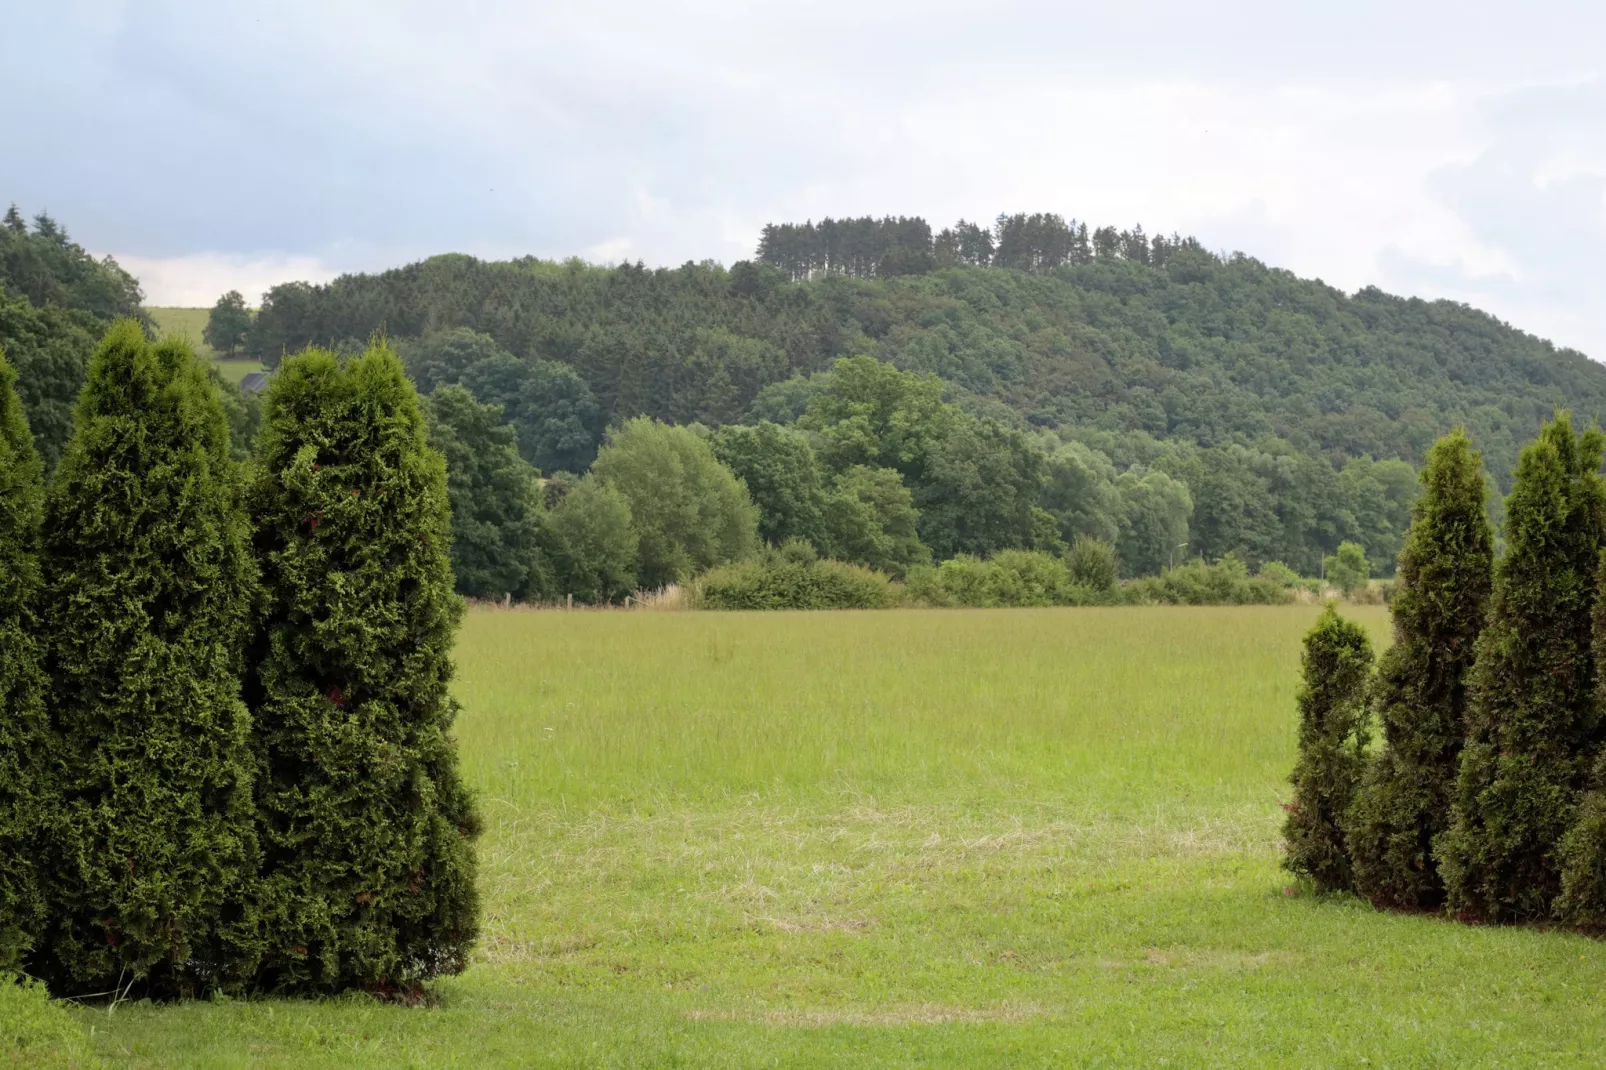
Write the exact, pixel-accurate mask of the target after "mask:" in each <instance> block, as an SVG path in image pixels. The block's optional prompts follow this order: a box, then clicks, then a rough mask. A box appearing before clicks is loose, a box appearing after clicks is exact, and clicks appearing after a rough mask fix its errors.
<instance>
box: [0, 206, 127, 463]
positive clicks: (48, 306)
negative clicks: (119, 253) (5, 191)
mask: <svg viewBox="0 0 1606 1070" xmlns="http://www.w3.org/2000/svg"><path fill="white" fill-rule="evenodd" d="M140 301H141V295H140V290H139V284H138V283H137V282H135V281H134V278H133V276H131V275H129V274H128V272H126V271H124V270H123V269H122V268H120V267H119V266H118V265H117V262H116V261H114V260H112V259H111V258H110V257H104V258H102V259H100V260H96V259H95V258H94V257H92V256H90V255H89V254H88V253H87V252H85V251H84V249H83V247H82V246H80V245H78V244H77V243H76V242H74V241H72V239H71V238H69V237H68V236H67V232H66V230H65V229H64V228H62V226H61V225H60V224H59V223H57V222H56V221H55V220H53V219H51V218H50V217H49V216H48V215H39V216H36V217H34V222H33V227H32V228H31V229H30V228H29V227H28V225H27V224H26V223H24V222H23V220H22V215H21V213H20V212H18V211H17V209H16V206H15V205H12V207H11V209H10V211H9V212H7V214H6V222H5V225H4V226H0V349H4V350H5V352H6V355H7V357H8V358H9V359H10V361H11V363H12V366H13V367H14V368H15V369H16V370H17V379H18V384H17V390H18V392H19V393H20V394H21V396H22V406H23V410H24V411H25V412H26V413H27V414H28V422H29V424H30V425H31V426H32V428H33V434H34V445H35V446H36V448H37V449H38V450H39V453H40V455H41V456H42V457H43V458H44V462H45V467H46V469H47V470H48V469H50V468H53V467H55V464H56V460H57V459H58V458H59V457H60V456H61V450H62V448H63V446H65V445H66V442H67V438H68V436H69V435H71V434H72V429H73V407H74V405H75V404H76V403H77V399H78V392H79V390H80V389H81V388H82V387H83V385H84V377H85V375H86V373H87V371H88V368H89V358H90V355H91V354H92V353H93V352H94V351H95V345H96V342H97V340H98V339H99V337H100V335H101V334H102V332H104V331H105V330H106V328H107V327H109V326H110V325H111V321H112V320H114V319H117V318H119V317H134V318H139V319H142V320H143V318H144V311H143V310H142V309H141V308H140Z"/></svg>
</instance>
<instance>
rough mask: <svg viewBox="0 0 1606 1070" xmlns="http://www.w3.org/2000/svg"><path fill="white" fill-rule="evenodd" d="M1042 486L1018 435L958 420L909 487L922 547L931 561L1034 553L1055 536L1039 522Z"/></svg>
mask: <svg viewBox="0 0 1606 1070" xmlns="http://www.w3.org/2000/svg"><path fill="white" fill-rule="evenodd" d="M1042 480H1043V458H1042V455H1041V454H1039V453H1038V452H1037V451H1036V450H1035V449H1033V448H1032V446H1031V444H1030V443H1029V442H1027V440H1026V438H1025V436H1024V435H1022V434H1020V432H1018V431H1012V430H1010V429H1008V428H1005V427H1002V426H1000V425H999V424H997V423H994V422H992V421H991V420H974V419H965V420H961V421H959V422H958V425H957V426H956V427H954V429H953V430H952V431H951V432H950V433H949V434H948V435H947V436H945V437H944V438H943V439H942V441H941V442H940V443H939V444H937V445H936V448H935V449H934V450H933V451H932V453H931V455H930V458H929V460H928V463H927V465H926V469H925V478H924V480H923V481H922V482H919V483H917V484H916V485H915V486H914V488H913V489H914V495H915V504H916V505H917V506H919V508H920V538H921V541H922V542H924V543H925V544H926V545H928V546H930V547H931V550H932V553H933V554H935V555H936V556H937V557H950V556H952V555H954V554H960V553H970V554H982V553H991V552H993V551H996V550H1003V549H1009V548H1033V547H1036V546H1037V545H1038V543H1039V542H1040V541H1041V540H1042V539H1043V538H1044V537H1045V536H1046V537H1049V538H1052V537H1054V536H1056V535H1057V531H1055V530H1054V526H1053V524H1052V523H1050V524H1048V525H1046V527H1045V526H1040V525H1039V523H1038V516H1037V513H1038V510H1037V494H1038V490H1039V488H1040V487H1041V485H1042ZM1045 516H1046V514H1045ZM1061 545H1063V544H1061ZM1048 548H1050V549H1053V548H1054V547H1048Z"/></svg>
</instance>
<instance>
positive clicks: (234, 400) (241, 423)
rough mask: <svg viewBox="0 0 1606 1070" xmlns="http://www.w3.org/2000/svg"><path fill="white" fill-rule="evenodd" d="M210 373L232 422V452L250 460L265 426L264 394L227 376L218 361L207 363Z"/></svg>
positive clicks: (230, 422)
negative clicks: (259, 433)
mask: <svg viewBox="0 0 1606 1070" xmlns="http://www.w3.org/2000/svg"><path fill="white" fill-rule="evenodd" d="M207 376H208V377H209V378H210V379H211V380H212V384H213V385H214V386H215V387H217V392H218V403H219V404H221V405H222V406H223V415H224V417H225V418H226V419H227V420H228V422H229V451H230V454H231V455H232V456H233V457H234V459H235V460H236V461H241V462H244V461H249V460H250V459H251V455H252V447H253V446H254V445H255V444H256V439H257V430H258V428H260V427H261V426H262V397H261V395H259V394H248V393H246V392H245V391H244V390H241V389H240V385H239V383H237V382H235V381H234V380H231V379H228V378H226V377H224V375H223V374H222V373H221V372H219V371H218V369H217V365H215V364H208V365H207Z"/></svg>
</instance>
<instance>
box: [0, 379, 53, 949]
mask: <svg viewBox="0 0 1606 1070" xmlns="http://www.w3.org/2000/svg"><path fill="white" fill-rule="evenodd" d="M16 382H17V375H16V372H15V371H13V370H12V368H11V365H10V364H8V363H7V362H6V358H5V354H4V353H0V972H4V971H6V970H15V969H17V968H18V967H19V966H20V965H21V964H22V959H23V956H24V955H25V954H26V953H27V952H28V951H29V950H30V949H31V948H32V947H33V945H34V944H35V942H36V941H37V940H38V938H39V934H40V931H41V930H42V928H43V927H44V922H45V916H46V915H45V900H44V894H43V890H42V889H41V887H40V883H39V875H38V874H37V872H36V871H35V864H36V860H37V858H38V856H39V852H40V847H41V836H42V835H43V833H44V831H45V828H46V822H45V814H46V812H47V811H46V807H47V805H48V803H49V800H50V797H51V795H52V794H53V792H52V790H51V789H52V785H51V784H50V782H49V780H48V779H47V778H48V777H49V776H50V774H51V770H50V766H49V763H48V762H47V761H46V757H47V754H48V753H49V752H50V751H51V750H52V749H53V748H52V747H51V735H50V731H49V720H48V717H47V715H46V713H45V707H44V698H45V692H44V686H43V683H44V678H43V675H42V673H41V671H40V664H39V647H38V644H37V642H36V641H35V634H36V632H37V628H38V622H37V618H36V617H35V616H34V612H33V611H34V605H33V599H34V595H35V594H36V591H37V588H38V585H39V522H40V517H41V513H42V510H43V506H44V487H43V484H42V482H41V478H40V473H41V470H42V466H41V463H40V460H39V454H38V452H37V451H36V450H35V449H34V444H33V435H32V434H31V433H30V432H29V430H28V420H27V418H26V417H25V416H23V413H22V402H21V400H19V399H18V397H17V391H16Z"/></svg>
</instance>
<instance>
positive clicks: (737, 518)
mask: <svg viewBox="0 0 1606 1070" xmlns="http://www.w3.org/2000/svg"><path fill="white" fill-rule="evenodd" d="M403 351H404V352H405V353H407V354H408V357H407V359H408V362H409V364H408V366H409V368H410V370H411V372H412V374H413V376H414V378H415V380H416V381H418V382H420V383H429V382H433V383H434V384H435V386H434V388H433V390H432V391H431V392H430V393H429V394H428V395H427V396H426V402H425V403H426V412H427V413H428V418H429V421H430V423H429V426H430V436H431V441H432V442H433V443H434V444H435V445H436V447H437V448H438V449H440V450H441V451H442V452H443V453H444V454H445V456H446V458H447V470H448V482H449V487H450V492H451V495H452V505H453V517H454V519H453V525H454V543H453V555H454V556H453V561H454V565H455V572H456V575H457V578H458V585H459V590H460V591H461V592H462V593H463V594H465V595H468V596H470V597H477V598H491V599H501V598H503V597H511V598H514V599H518V600H528V601H561V600H562V599H564V598H565V597H569V596H572V597H574V598H576V599H579V600H581V601H584V602H597V601H613V600H616V599H619V598H622V597H623V596H624V595H626V594H629V593H630V592H631V591H633V590H634V589H636V588H637V587H645V588H649V589H652V588H658V587H662V586H665V585H668V584H676V583H685V582H687V581H689V580H691V579H692V578H694V577H695V576H697V575H698V574H699V573H701V572H704V571H706V570H708V569H710V568H714V567H716V566H719V565H724V564H728V563H730V562H734V561H739V560H742V559H744V558H746V557H751V556H753V555H754V554H755V553H756V552H757V551H758V550H759V549H760V548H761V547H764V546H769V547H781V546H783V545H786V544H788V543H794V542H795V543H801V544H806V545H807V546H808V547H809V548H810V552H811V553H812V554H814V555H816V556H819V557H822V558H828V559H832V560H836V561H841V562H845V563H849V564H856V565H861V566H864V567H866V568H869V569H872V570H875V571H877V572H879V573H882V574H884V575H886V576H887V577H890V578H892V579H897V580H902V579H905V578H907V577H908V576H909V575H910V574H911V573H912V572H914V571H917V570H919V569H922V568H928V567H930V566H933V565H935V564H938V563H941V562H944V561H947V560H950V559H953V558H956V557H959V556H961V555H963V556H967V557H971V558H988V557H992V556H994V555H997V554H999V553H1001V552H1004V551H1013V550H1034V551H1041V552H1043V553H1045V554H1048V555H1049V556H1051V557H1055V558H1059V557H1064V556H1065V555H1066V554H1067V553H1068V552H1069V551H1070V549H1071V547H1073V546H1074V545H1075V544H1077V543H1078V542H1079V541H1085V540H1093V541H1096V542H1099V543H1101V544H1103V545H1107V546H1109V547H1111V549H1112V554H1113V555H1114V561H1113V564H1112V567H1114V568H1115V569H1117V570H1118V574H1119V575H1120V576H1121V577H1124V578H1128V579H1130V578H1136V577H1140V576H1145V575H1154V574H1158V573H1160V572H1163V571H1166V570H1167V569H1169V568H1171V567H1172V566H1175V565H1178V564H1180V563H1182V562H1185V561H1187V560H1189V559H1192V558H1199V557H1206V558H1209V559H1210V560H1211V561H1215V560H1218V559H1221V558H1224V557H1227V556H1234V557H1236V558H1237V559H1239V560H1242V561H1244V563H1245V565H1246V566H1247V567H1249V568H1251V569H1256V568H1262V567H1263V566H1266V565H1267V564H1268V563H1276V562H1280V563H1281V565H1279V567H1282V565H1289V562H1292V565H1289V567H1288V568H1287V569H1285V571H1288V572H1289V573H1290V574H1297V573H1300V572H1303V573H1305V574H1307V575H1316V574H1318V573H1319V572H1321V571H1322V570H1323V568H1324V564H1323V562H1324V561H1325V560H1326V559H1327V558H1330V557H1333V554H1334V553H1335V552H1336V551H1337V549H1338V548H1339V546H1341V545H1344V544H1354V546H1355V548H1356V551H1357V552H1358V553H1361V554H1363V559H1368V558H1369V559H1370V560H1384V561H1386V560H1390V559H1392V557H1393V556H1394V555H1395V554H1397V552H1398V550H1399V545H1400V538H1401V537H1402V536H1403V534H1404V531H1405V528H1406V526H1407V523H1408V520H1409V515H1410V508H1411V503H1412V501H1413V499H1414V497H1415V494H1416V477H1415V472H1414V470H1413V469H1412V468H1411V467H1410V466H1409V465H1408V464H1406V463H1405V462H1403V461H1373V460H1372V459H1371V458H1368V457H1361V458H1356V459H1354V460H1352V461H1350V462H1349V463H1347V464H1346V465H1345V466H1344V468H1343V469H1342V470H1339V471H1336V472H1335V471H1333V470H1332V468H1331V466H1330V465H1328V463H1327V462H1326V461H1324V460H1321V459H1319V458H1308V457H1302V456H1300V455H1298V454H1292V455H1290V454H1282V455H1278V454H1272V453H1265V452H1260V451H1256V450H1251V449H1248V448H1245V447H1240V446H1228V447H1218V448H1213V449H1208V450H1199V449H1196V448H1187V447H1179V446H1178V445H1177V444H1161V443H1151V445H1153V446H1154V447H1155V448H1153V449H1151V450H1149V451H1148V452H1145V453H1143V454H1142V455H1141V456H1140V457H1138V458H1137V459H1133V460H1131V462H1130V463H1129V464H1127V465H1126V466H1124V467H1120V466H1118V465H1117V464H1116V463H1115V462H1114V461H1113V460H1112V459H1111V458H1110V457H1109V456H1108V455H1106V454H1105V453H1103V452H1101V451H1100V450H1098V449H1097V448H1095V447H1093V446H1090V445H1089V444H1087V443H1086V442H1083V441H1079V440H1075V439H1071V440H1068V441H1067V440H1062V439H1060V438H1058V437H1057V436H1054V435H1052V434H1046V433H1039V434H1035V435H1034V434H1031V433H1028V432H1024V431H1021V430H1018V429H1014V428H1011V427H1009V426H1007V425H1005V424H1002V423H1000V422H998V421H996V420H993V419H991V418H989V417H986V416H978V415H976V414H974V413H972V412H968V411H966V410H965V409H963V408H962V407H960V406H959V405H957V404H955V403H953V402H951V401H948V400H946V397H945V386H944V384H943V382H942V381H941V380H940V379H938V378H937V377H935V376H932V375H921V374H918V373H915V372H909V371H902V370H899V369H898V368H896V367H894V366H892V365H890V364H886V363H884V362H882V361H878V360H876V359H874V358H871V357H855V358H844V359H842V360H839V361H838V362H837V363H836V364H835V366H834V367H832V368H831V369H830V370H829V371H827V372H824V373H820V374H818V375H816V376H813V377H810V378H809V379H808V380H804V381H801V382H796V383H792V384H783V386H784V388H785V389H784V390H782V391H778V392H777V393H776V394H775V395H773V396H766V397H763V398H761V399H760V401H761V404H760V405H759V406H758V407H757V408H758V409H759V411H760V412H761V413H763V414H766V415H768V416H772V417H773V419H756V420H754V421H753V422H750V423H734V424H727V425H725V426H722V427H719V428H710V427H707V426H706V425H701V424H693V425H690V426H684V427H683V426H676V425H670V424H666V423H663V422H661V421H656V420H653V419H651V418H650V417H636V418H635V419H632V420H628V421H625V422H624V423H623V424H622V425H619V426H617V427H614V428H612V429H610V430H609V431H608V432H607V433H606V435H605V438H604V441H603V443H602V445H601V447H600V449H599V450H598V451H597V453H596V455H595V457H594V459H593V460H592V461H591V463H590V464H589V465H588V466H586V468H585V471H584V473H583V474H574V473H573V472H572V471H565V470H558V471H552V470H551V469H548V471H549V472H551V474H550V475H547V476H544V477H543V476H542V474H541V469H540V468H538V467H537V466H536V465H534V464H532V463H531V462H532V460H535V459H539V458H540V457H541V456H542V453H541V452H540V451H546V450H551V449H554V448H555V443H557V442H559V441H562V440H563V438H564V436H565V435H566V434H567V433H568V432H569V431H572V430H578V429H581V428H583V421H582V418H581V417H580V416H579V415H577V414H576V407H573V406H564V405H550V406H545V405H532V404H530V398H531V397H532V396H534V395H535V394H536V393H537V392H538V391H541V390H546V389H548V386H546V385H543V384H551V383H552V382H556V381H560V380H558V379H557V377H556V376H555V375H553V376H551V377H545V378H542V379H536V378H535V377H533V376H528V374H527V373H528V368H527V366H525V365H521V364H520V363H519V362H518V361H516V360H515V359H513V358H512V357H511V356H509V355H507V354H505V353H499V352H497V351H496V347H495V346H494V343H492V342H491V341H490V340H489V339H487V338H484V337H483V336H474V335H473V334H472V332H464V331H454V332H449V337H447V338H432V339H426V340H425V341H424V342H423V343H422V344H420V345H419V346H416V347H412V348H405V349H404V350H403ZM461 360H467V361H471V363H468V364H467V365H466V366H465V365H464V364H462V363H458V361H461ZM503 373H506V374H505V376H504V375H503ZM521 376H522V377H521ZM499 377H501V378H500V381H501V382H502V383H503V385H502V386H499V387H493V386H489V385H487V384H490V383H491V382H493V381H498V380H499ZM468 384H474V385H476V386H479V388H480V390H481V391H483V392H485V393H488V394H489V396H491V397H493V398H497V399H498V400H500V399H503V398H508V399H510V400H511V404H512V405H513V406H514V411H515V413H516V414H517V415H516V416H515V420H514V421H512V422H509V421H508V420H507V407H505V406H504V405H502V404H499V403H494V402H493V403H487V402H485V401H482V400H480V399H479V397H477V396H476V394H475V393H474V392H472V391H471V390H470V388H469V385H468ZM571 385H575V386H578V384H571ZM545 396H547V397H549V398H550V397H553V396H561V395H557V392H556V391H554V392H552V393H548V394H546V395H545ZM584 411H591V410H584ZM543 414H544V415H543ZM560 416H561V417H562V418H561V419H559V418H558V417H560ZM531 427H533V428H534V431H533V433H532V434H531V437H526V429H527V428H531ZM532 438H533V441H534V442H535V443H536V447H535V449H533V450H532V449H528V448H526V447H525V444H526V443H528V442H530V441H532ZM1195 488H1197V489H1195ZM1256 525H1259V526H1258V527H1257V526H1256ZM1312 532H1317V533H1319V534H1318V539H1319V540H1320V541H1318V539H1312V538H1311V533H1312ZM1312 545H1314V547H1315V552H1314V553H1313V552H1312V551H1311V547H1312ZM1325 547H1331V549H1330V550H1328V549H1325ZM1318 554H1319V555H1320V556H1317V555H1318ZM1368 567H1369V566H1368ZM1361 578H1362V580H1364V579H1365V577H1364V576H1363V577H1361Z"/></svg>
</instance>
